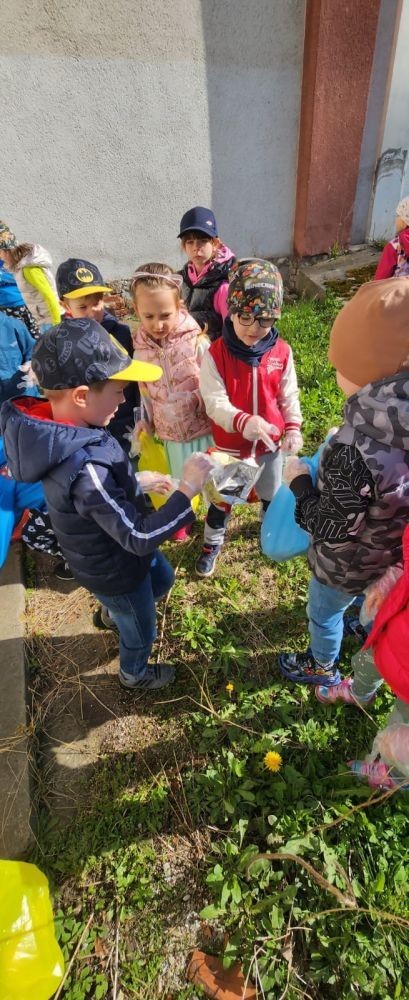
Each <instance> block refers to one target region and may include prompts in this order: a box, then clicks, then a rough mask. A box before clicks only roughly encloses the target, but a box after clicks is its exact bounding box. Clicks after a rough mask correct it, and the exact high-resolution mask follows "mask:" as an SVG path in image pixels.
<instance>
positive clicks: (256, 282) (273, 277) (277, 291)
mask: <svg viewBox="0 0 409 1000" xmlns="http://www.w3.org/2000/svg"><path fill="white" fill-rule="evenodd" d="M282 304H283V279H282V277H281V274H280V272H279V270H278V268H277V267H276V266H275V264H272V263H271V261H269V260H262V259H260V258H258V257H252V258H247V259H246V260H238V261H236V263H235V264H233V267H232V268H231V271H230V273H229V291H228V295H227V305H228V308H229V312H230V313H253V314H254V316H255V317H256V318H257V317H260V318H261V319H263V318H265V319H278V318H279V316H281V307H282Z"/></svg>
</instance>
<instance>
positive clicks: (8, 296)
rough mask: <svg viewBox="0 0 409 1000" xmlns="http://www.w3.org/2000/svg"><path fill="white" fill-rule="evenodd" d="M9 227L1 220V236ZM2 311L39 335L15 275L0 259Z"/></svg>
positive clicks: (32, 332) (36, 335)
mask: <svg viewBox="0 0 409 1000" xmlns="http://www.w3.org/2000/svg"><path fill="white" fill-rule="evenodd" d="M9 231H10V230H9V227H8V226H7V225H6V223H5V222H0V236H1V235H2V233H5V232H7V233H8V232H9ZM0 311H1V312H2V313H5V315H6V316H14V317H15V319H20V320H22V321H23V323H25V325H26V327H27V330H28V332H29V333H30V334H31V336H32V337H34V338H35V339H36V338H37V337H38V336H39V333H40V331H39V329H38V326H37V324H36V322H35V321H34V319H33V317H32V315H31V312H30V310H29V309H27V306H26V305H25V304H24V299H23V297H22V296H21V295H20V292H19V290H18V288H17V284H16V281H15V279H14V278H13V275H12V274H10V272H9V271H6V268H5V267H4V261H3V260H0Z"/></svg>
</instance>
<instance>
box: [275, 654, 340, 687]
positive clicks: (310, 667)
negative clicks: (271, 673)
mask: <svg viewBox="0 0 409 1000" xmlns="http://www.w3.org/2000/svg"><path fill="white" fill-rule="evenodd" d="M278 666H279V668H280V670H281V673H282V674H284V677H286V678H287V680H289V681H295V683H296V684H321V685H323V686H325V687H332V686H333V685H334V684H339V683H340V681H341V674H340V672H339V670H338V669H337V667H336V664H335V663H333V664H331V665H329V666H323V665H322V664H321V663H318V660H316V659H315V657H314V656H313V655H312V652H311V650H310V649H307V651H306V653H280V655H279V657H278Z"/></svg>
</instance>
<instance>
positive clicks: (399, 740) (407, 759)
mask: <svg viewBox="0 0 409 1000" xmlns="http://www.w3.org/2000/svg"><path fill="white" fill-rule="evenodd" d="M378 756H379V757H380V758H381V760H383V761H384V763H385V764H388V765H389V767H393V768H396V770H397V771H399V772H400V774H402V775H404V777H405V778H409V724H408V723H405V722H397V723H393V724H392V725H391V726H387V727H386V729H381V730H380V731H379V733H377V734H376V736H375V739H374V742H373V747H372V752H371V758H372V760H374V759H375V757H378Z"/></svg>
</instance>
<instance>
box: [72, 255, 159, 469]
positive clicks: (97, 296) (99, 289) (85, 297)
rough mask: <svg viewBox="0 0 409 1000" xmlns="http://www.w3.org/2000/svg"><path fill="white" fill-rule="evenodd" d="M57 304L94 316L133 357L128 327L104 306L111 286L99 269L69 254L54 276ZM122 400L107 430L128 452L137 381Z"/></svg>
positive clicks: (74, 314) (75, 313)
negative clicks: (58, 300)
mask: <svg viewBox="0 0 409 1000" xmlns="http://www.w3.org/2000/svg"><path fill="white" fill-rule="evenodd" d="M55 278H56V282H57V291H58V295H59V298H60V302H61V305H62V306H63V308H64V310H65V314H66V315H67V316H72V317H73V319H95V320H96V321H97V323H100V324H101V326H103V327H104V329H105V330H107V331H108V333H112V334H113V336H114V337H115V339H116V340H118V341H119V343H120V344H121V346H122V347H124V348H125V350H126V352H127V354H129V357H130V358H132V356H133V344H132V336H131V331H130V329H129V326H127V325H126V323H120V322H119V320H118V319H117V318H116V316H112V314H111V313H110V312H108V310H107V309H106V308H105V305H104V293H105V292H110V291H111V289H110V288H108V285H106V284H105V283H104V280H103V278H102V275H101V272H100V271H99V270H98V268H97V267H96V265H95V264H91V263H90V261H89V260H79V259H78V258H76V257H70V258H69V259H68V260H64V261H63V263H62V264H60V265H59V267H58V268H57V274H56V276H55ZM124 396H125V402H124V403H121V405H120V406H118V410H117V412H116V414H115V416H114V417H113V418H112V420H111V422H110V425H109V431H110V433H111V434H113V436H114V437H115V438H116V439H117V441H119V443H120V444H121V445H122V447H123V448H124V449H125V451H126V453H127V454H129V451H130V447H131V442H130V440H129V431H130V430H131V428H133V425H134V409H135V406H139V404H140V392H139V387H138V384H137V382H130V383H129V385H127V386H126V388H125V389H124Z"/></svg>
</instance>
